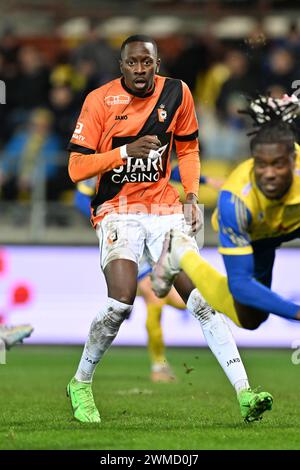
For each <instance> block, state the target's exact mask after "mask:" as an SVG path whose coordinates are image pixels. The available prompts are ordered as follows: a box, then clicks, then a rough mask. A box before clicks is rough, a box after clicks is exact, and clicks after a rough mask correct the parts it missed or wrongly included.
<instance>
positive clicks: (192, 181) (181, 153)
mask: <svg viewBox="0 0 300 470" xmlns="http://www.w3.org/2000/svg"><path fill="white" fill-rule="evenodd" d="M175 144H176V152H177V157H178V167H179V173H180V178H181V182H182V185H183V189H184V192H185V194H188V193H193V194H195V195H196V196H197V197H198V191H199V179H200V158H199V143H198V139H194V140H189V141H183V142H182V141H175Z"/></svg>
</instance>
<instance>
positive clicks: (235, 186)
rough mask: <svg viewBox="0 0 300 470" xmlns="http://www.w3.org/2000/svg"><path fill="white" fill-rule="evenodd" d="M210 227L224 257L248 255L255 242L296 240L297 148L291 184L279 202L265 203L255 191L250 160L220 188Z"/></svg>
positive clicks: (299, 204) (299, 212) (299, 217)
mask: <svg viewBox="0 0 300 470" xmlns="http://www.w3.org/2000/svg"><path fill="white" fill-rule="evenodd" d="M212 225H213V227H214V229H215V230H217V231H219V244H220V246H219V251H220V253H222V254H224V255H243V254H251V253H252V252H253V248H252V243H253V242H256V241H261V240H266V239H267V240H268V241H269V242H271V241H272V239H273V240H275V239H276V240H278V239H281V241H284V240H285V239H286V240H289V239H292V238H295V237H296V236H299V229H300V147H299V145H296V165H295V170H294V178H293V183H292V185H291V187H290V189H289V191H288V192H287V193H286V194H285V195H284V196H283V197H282V198H281V199H278V200H270V199H267V198H266V197H265V196H264V194H263V193H262V192H261V191H260V190H259V189H258V187H257V185H256V183H255V178H254V160H253V158H251V159H249V160H246V161H245V162H243V163H241V164H240V165H238V167H237V168H236V169H235V170H234V171H233V172H232V173H231V175H230V176H229V178H228V179H227V181H226V182H225V184H224V185H223V187H222V189H221V192H220V195H219V201H218V207H217V209H216V210H215V212H214V214H213V216H212ZM294 232H295V237H293V233H294Z"/></svg>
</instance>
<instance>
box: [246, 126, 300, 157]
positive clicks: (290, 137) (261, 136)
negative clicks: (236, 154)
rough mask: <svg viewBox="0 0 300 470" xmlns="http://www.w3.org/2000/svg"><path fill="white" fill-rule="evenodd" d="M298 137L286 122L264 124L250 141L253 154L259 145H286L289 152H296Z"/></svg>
mask: <svg viewBox="0 0 300 470" xmlns="http://www.w3.org/2000/svg"><path fill="white" fill-rule="evenodd" d="M295 142H296V135H295V132H294V131H293V129H292V128H291V126H290V125H289V124H287V123H285V122H277V123H268V124H264V125H263V126H262V127H261V128H260V129H259V130H258V131H257V133H256V134H255V136H254V137H253V138H252V139H251V141H250V149H251V152H253V150H254V148H255V147H256V145H259V144H274V143H276V144H285V145H286V147H287V150H288V152H293V151H294V150H295Z"/></svg>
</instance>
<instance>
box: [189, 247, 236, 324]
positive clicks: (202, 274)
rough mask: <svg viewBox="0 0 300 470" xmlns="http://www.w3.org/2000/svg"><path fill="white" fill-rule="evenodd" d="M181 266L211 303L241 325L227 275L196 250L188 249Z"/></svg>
mask: <svg viewBox="0 0 300 470" xmlns="http://www.w3.org/2000/svg"><path fill="white" fill-rule="evenodd" d="M180 267H181V268H182V269H183V271H184V272H185V273H186V274H187V275H188V277H189V278H190V279H191V281H192V282H193V283H194V285H195V286H196V287H197V289H198V290H199V292H200V293H201V294H202V296H203V297H204V298H205V300H206V301H207V303H208V304H209V305H211V306H212V307H213V308H214V309H215V310H218V311H219V312H221V313H224V314H225V315H227V317H229V318H230V319H231V320H232V321H233V322H234V323H235V324H236V325H238V326H241V324H240V321H239V319H238V315H237V313H236V310H235V307H234V302H233V297H232V295H231V293H230V291H229V289H228V283H227V277H226V276H223V275H222V274H220V273H219V272H218V271H217V270H216V269H215V268H213V267H212V266H211V265H210V264H209V263H208V262H207V261H205V260H204V259H203V258H202V257H201V256H200V255H197V253H195V251H188V252H186V253H185V254H184V255H183V257H182V258H181V260H180Z"/></svg>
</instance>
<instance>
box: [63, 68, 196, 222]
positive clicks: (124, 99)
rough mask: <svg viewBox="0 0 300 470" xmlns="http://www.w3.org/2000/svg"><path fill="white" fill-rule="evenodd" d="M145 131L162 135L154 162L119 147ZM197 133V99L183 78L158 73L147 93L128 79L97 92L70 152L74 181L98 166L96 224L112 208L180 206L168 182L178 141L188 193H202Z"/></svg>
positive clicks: (169, 209) (165, 209) (88, 103)
mask: <svg viewBox="0 0 300 470" xmlns="http://www.w3.org/2000/svg"><path fill="white" fill-rule="evenodd" d="M144 135H157V137H158V138H159V140H160V142H161V147H160V152H159V153H160V156H159V157H158V158H157V159H154V160H151V159H147V160H143V159H141V158H133V157H128V158H127V159H124V160H123V159H122V158H121V155H120V150H119V148H120V147H121V146H122V145H124V144H128V143H130V142H132V141H134V140H136V139H137V138H139V137H142V136H144ZM197 137H198V123H197V119H196V115H195V109H194V102H193V98H192V95H191V92H190V90H189V88H188V87H187V85H186V84H185V83H184V82H182V81H181V80H176V79H170V78H166V77H161V76H158V75H156V76H155V86H154V88H153V90H152V91H151V92H149V93H148V94H146V95H144V96H143V97H140V96H137V95H135V94H134V92H132V91H131V90H129V89H128V88H127V87H126V84H125V82H124V79H123V78H121V79H120V78H119V79H116V80H113V81H111V82H109V83H107V84H106V85H103V86H101V87H100V88H98V89H96V90H94V91H92V92H91V93H90V94H89V95H88V96H87V98H86V100H85V102H84V104H83V107H82V110H81V113H80V116H79V119H78V122H77V125H76V128H75V131H74V134H73V137H72V139H71V141H70V144H69V147H68V150H70V151H71V152H73V153H72V154H71V159H70V165H69V171H70V175H71V177H72V179H73V181H80V180H83V179H86V178H87V177H91V176H94V173H95V168H98V169H99V171H98V184H97V190H96V196H95V198H94V199H93V201H92V209H93V210H92V219H93V223H94V225H95V224H96V223H97V222H99V221H100V220H101V218H102V217H103V216H104V215H105V214H106V213H108V212H109V213H110V212H112V211H116V212H121V211H123V210H126V211H128V210H133V211H135V209H134V208H138V209H136V210H139V211H143V210H145V211H151V212H152V213H153V211H158V212H159V213H172V212H173V211H174V209H175V211H176V210H177V211H178V210H181V205H180V203H179V196H178V192H177V190H175V189H174V188H173V187H172V186H171V185H170V184H169V178H170V172H171V166H170V153H171V149H172V145H173V142H174V141H175V145H176V150H177V155H178V163H179V169H180V173H181V177H182V182H183V185H184V187H185V191H186V192H193V193H195V194H198V185H199V176H200V162H199V149H198V140H197ZM114 149H115V150H114ZM74 152H76V153H75V154H74ZM78 154H81V155H78ZM93 154H97V155H93ZM72 158H73V161H72ZM96 165H97V166H96ZM143 207H144V209H143Z"/></svg>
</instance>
